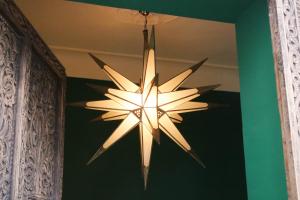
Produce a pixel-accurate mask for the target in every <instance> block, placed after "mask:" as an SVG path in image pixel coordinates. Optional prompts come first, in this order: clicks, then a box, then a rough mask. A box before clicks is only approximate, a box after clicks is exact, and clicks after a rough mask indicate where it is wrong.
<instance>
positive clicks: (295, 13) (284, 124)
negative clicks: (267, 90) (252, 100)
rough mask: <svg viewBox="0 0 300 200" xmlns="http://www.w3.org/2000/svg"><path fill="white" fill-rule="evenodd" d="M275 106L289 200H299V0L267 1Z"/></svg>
mask: <svg viewBox="0 0 300 200" xmlns="http://www.w3.org/2000/svg"><path fill="white" fill-rule="evenodd" d="M269 15H270V25H271V33H272V43H273V52H274V64H275V74H276V82H277V93H278V103H279V111H280V118H281V129H282V140H283V148H284V156H285V168H286V180H287V188H288V197H289V199H290V200H299V199H300V40H299V39H300V38H299V37H300V35H299V33H300V32H299V31H300V0H269Z"/></svg>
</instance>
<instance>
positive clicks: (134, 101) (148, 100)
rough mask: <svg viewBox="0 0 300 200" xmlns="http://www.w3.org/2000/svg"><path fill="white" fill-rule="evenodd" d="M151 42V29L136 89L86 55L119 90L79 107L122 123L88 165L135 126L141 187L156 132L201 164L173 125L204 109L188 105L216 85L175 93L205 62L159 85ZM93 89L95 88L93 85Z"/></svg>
mask: <svg viewBox="0 0 300 200" xmlns="http://www.w3.org/2000/svg"><path fill="white" fill-rule="evenodd" d="M147 40H148V38H147ZM154 41H155V40H154V28H153V30H152V34H151V37H150V42H149V44H148V43H147V44H146V45H145V46H146V49H145V51H144V52H145V53H144V69H143V75H142V78H141V80H142V81H141V83H140V86H138V85H136V84H135V83H133V82H131V81H130V80H128V79H127V78H125V77H124V76H122V75H121V74H119V73H118V72H116V71H115V70H113V69H112V68H111V67H109V65H107V64H105V63H104V62H103V61H101V60H99V59H98V58H97V57H95V56H94V55H92V54H90V55H91V57H92V58H93V59H94V60H95V62H96V63H97V64H98V65H99V66H100V67H101V69H103V70H104V71H105V73H106V74H107V75H108V76H109V77H110V78H111V80H112V81H113V82H114V83H115V84H116V85H117V86H118V88H119V89H111V88H109V89H105V90H103V88H102V89H99V90H101V91H102V92H104V93H105V94H104V95H105V96H106V97H108V98H109V100H102V101H91V102H85V103H84V104H83V106H84V107H85V108H87V109H94V110H103V111H108V112H106V113H105V114H102V115H101V116H99V117H98V118H97V119H96V120H103V121H111V120H123V121H122V122H121V124H120V125H119V126H118V128H117V129H116V130H115V131H114V132H113V133H112V135H111V136H110V137H109V138H108V139H107V140H106V141H105V142H104V144H103V145H102V146H100V148H99V149H98V151H97V152H96V153H95V154H94V155H93V156H92V158H91V159H90V161H89V162H88V163H90V162H92V161H93V160H95V159H96V158H97V157H98V156H99V155H101V154H102V153H103V152H104V151H105V150H107V149H108V148H109V147H111V146H112V145H113V144H114V143H115V142H117V141H118V140H119V139H121V138H122V137H123V136H124V135H126V134H127V133H128V132H129V131H130V130H132V129H133V128H135V127H136V126H137V125H139V130H140V145H141V157H142V158H141V160H142V169H143V175H144V182H145V187H146V183H147V177H148V171H149V166H150V156H151V149H152V142H153V139H154V140H155V141H157V142H158V143H159V138H160V132H159V129H161V130H162V131H163V132H164V133H165V134H166V135H167V136H168V137H169V138H170V139H172V140H173V141H174V142H175V143H176V144H178V145H179V146H180V147H181V148H182V149H183V150H184V151H186V152H188V153H189V154H190V155H191V156H192V157H193V158H195V159H196V160H197V161H198V162H199V163H200V164H202V162H201V161H200V160H199V158H198V157H197V156H196V154H195V153H194V152H193V151H192V148H191V146H190V145H189V143H188V142H187V141H186V140H185V138H184V137H183V135H182V134H181V133H180V131H179V130H178V129H177V128H176V126H175V125H174V123H181V122H182V120H183V118H182V117H181V116H180V115H179V113H184V112H192V111H199V110H205V109H207V108H208V104H207V103H202V102H191V100H192V99H195V98H197V97H199V96H200V95H201V94H202V92H206V91H208V90H211V89H214V88H215V87H217V85H215V86H205V87H201V88H197V89H184V90H179V91H176V90H177V89H178V88H179V87H180V86H181V85H182V83H183V82H184V81H185V80H186V79H187V78H188V77H189V76H190V75H191V74H193V73H194V72H195V71H196V70H197V69H198V68H199V67H200V66H201V65H202V64H203V63H204V62H205V61H206V60H207V59H204V60H203V61H201V62H199V63H197V64H195V65H194V66H192V67H190V68H188V69H187V70H185V71H183V72H182V73H180V74H178V75H177V76H175V77H174V78H172V79H170V80H169V81H167V82H165V83H163V84H161V85H160V86H159V85H158V75H157V74H156V66H155V48H154ZM93 87H94V89H95V87H97V86H93ZM96 89H97V88H96ZM202 165H203V164H202Z"/></svg>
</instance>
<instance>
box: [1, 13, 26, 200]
mask: <svg viewBox="0 0 300 200" xmlns="http://www.w3.org/2000/svg"><path fill="white" fill-rule="evenodd" d="M20 51H21V47H20V37H19V36H18V34H17V33H16V32H15V31H14V30H13V28H12V27H11V26H10V25H9V24H8V23H7V22H6V21H5V19H4V18H3V17H2V16H0V199H3V200H7V199H9V196H10V193H9V192H10V187H11V175H12V162H13V159H12V157H13V149H14V137H15V113H16V99H17V89H16V86H17V83H18V76H17V75H18V63H19V59H18V58H19V56H20Z"/></svg>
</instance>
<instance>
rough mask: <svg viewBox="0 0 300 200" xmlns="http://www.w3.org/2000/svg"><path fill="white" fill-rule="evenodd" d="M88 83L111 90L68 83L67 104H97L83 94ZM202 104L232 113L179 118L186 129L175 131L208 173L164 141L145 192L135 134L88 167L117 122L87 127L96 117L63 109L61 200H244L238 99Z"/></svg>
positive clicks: (217, 95) (226, 95)
mask: <svg viewBox="0 0 300 200" xmlns="http://www.w3.org/2000/svg"><path fill="white" fill-rule="evenodd" d="M88 82H92V83H98V84H101V85H112V83H111V82H105V81H96V80H88V79H78V78H69V79H68V84H67V88H68V90H67V101H68V102H74V101H81V100H95V99H98V98H99V97H100V98H101V97H102V95H99V94H97V93H96V92H94V91H93V90H92V89H89V88H88V87H86V85H85V83H88ZM203 100H209V101H210V102H215V103H223V104H227V105H229V107H226V108H218V109H212V110H209V111H203V112H195V113H187V114H184V115H183V117H184V122H183V124H181V125H178V128H179V129H180V130H181V131H182V133H183V135H184V136H185V137H186V139H187V140H188V141H190V144H191V146H192V147H193V148H194V149H195V151H196V152H197V153H198V154H199V156H200V157H201V158H202V160H203V161H204V163H205V164H206V166H207V168H206V169H203V168H201V166H199V165H198V164H197V163H196V162H195V161H194V160H193V159H192V158H191V157H189V156H188V155H187V154H186V153H185V152H184V151H182V150H181V149H180V148H179V147H178V146H177V145H176V144H175V143H173V142H172V141H170V140H169V139H168V138H167V137H166V136H164V135H162V138H161V140H162V141H161V145H160V146H158V145H154V149H153V153H152V160H151V164H152V165H151V169H150V175H149V184H148V189H147V191H144V189H143V179H142V175H141V170H140V154H139V151H140V149H139V138H138V130H136V129H135V130H134V131H133V132H131V133H129V134H128V135H127V136H126V137H124V138H123V139H122V140H120V141H119V142H117V143H116V144H115V145H114V146H113V147H112V148H111V149H109V150H108V151H107V152H105V153H104V154H103V155H102V156H101V157H100V158H99V159H98V160H96V161H95V162H94V163H93V164H92V165H90V166H86V165H85V163H86V162H87V161H88V159H89V158H90V156H91V155H92V154H93V153H94V152H95V151H96V149H97V147H98V146H99V145H100V144H102V143H103V142H104V141H105V139H106V138H107V137H108V136H109V135H110V134H111V133H112V131H113V130H114V129H115V128H116V127H117V125H118V124H119V122H116V123H111V122H100V123H99V122H97V123H90V122H89V121H90V120H91V119H93V118H95V117H96V116H97V115H98V114H99V113H97V112H95V111H89V110H84V109H80V108H73V107H68V108H67V112H66V135H65V142H66V143H65V163H64V187H63V188H64V189H63V200H77V199H78V200H82V199H88V200H93V199H109V200H120V199H124V200H127V199H128V200H141V199H149V200H153V199H156V200H163V199H173V200H179V199H180V200H181V199H187V200H199V199H209V200H220V199H222V200H225V199H230V200H243V199H247V197H246V195H247V193H246V183H245V172H244V157H243V140H242V127H241V114H240V104H239V93H230V92H213V93H210V94H207V95H206V96H204V97H203Z"/></svg>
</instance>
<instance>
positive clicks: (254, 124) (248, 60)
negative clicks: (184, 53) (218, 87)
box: [76, 0, 287, 200]
mask: <svg viewBox="0 0 300 200" xmlns="http://www.w3.org/2000/svg"><path fill="white" fill-rule="evenodd" d="M76 1H81V2H88V3H94V4H99V5H105V6H113V7H124V8H131V9H146V10H149V11H155V12H161V13H167V14H172V15H179V16H185V17H194V18H199V19H209V20H217V21H222V22H230V23H236V25H237V26H236V27H237V42H238V56H239V58H238V59H239V68H240V82H241V101H242V114H243V132H244V133H243V135H244V144H245V145H244V151H245V156H246V169H247V187H248V197H249V200H260V199H264V200H265V199H272V200H273V199H280V200H285V199H287V190H286V183H285V172H284V160H283V153H282V141H281V129H280V122H279V113H278V105H277V96H276V89H275V79H274V67H273V58H272V47H271V38H270V29H269V23H268V10H267V0H226V1H225V0H224V1H216V0H215V1H213V0H187V1H172V2H170V1H159V0H141V1H135V0H128V1H123V0H114V1H109V0H76Z"/></svg>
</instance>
